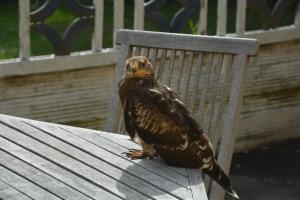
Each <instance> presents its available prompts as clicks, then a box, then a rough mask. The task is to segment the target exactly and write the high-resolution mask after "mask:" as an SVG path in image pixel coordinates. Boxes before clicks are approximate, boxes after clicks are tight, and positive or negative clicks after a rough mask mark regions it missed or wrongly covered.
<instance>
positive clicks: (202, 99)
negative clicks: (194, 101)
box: [198, 54, 214, 125]
mask: <svg viewBox="0 0 300 200" xmlns="http://www.w3.org/2000/svg"><path fill="white" fill-rule="evenodd" d="M213 57H214V55H213V54H208V63H207V65H206V73H205V76H204V79H203V81H202V84H201V85H202V89H201V96H200V103H199V110H198V122H199V123H200V125H202V118H203V116H204V109H205V99H206V94H207V90H208V86H209V80H210V75H211V71H212V62H213Z"/></svg>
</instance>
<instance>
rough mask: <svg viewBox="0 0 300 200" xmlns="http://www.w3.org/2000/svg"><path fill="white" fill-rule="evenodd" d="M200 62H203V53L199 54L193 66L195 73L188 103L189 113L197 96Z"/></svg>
mask: <svg viewBox="0 0 300 200" xmlns="http://www.w3.org/2000/svg"><path fill="white" fill-rule="evenodd" d="M202 62H203V53H200V54H199V55H198V59H197V61H196V64H195V68H196V72H195V79H194V82H193V85H192V88H193V90H194V91H193V92H192V97H191V103H190V107H189V110H190V111H191V112H193V110H194V107H195V103H196V96H197V91H198V85H199V80H200V72H201V68H202Z"/></svg>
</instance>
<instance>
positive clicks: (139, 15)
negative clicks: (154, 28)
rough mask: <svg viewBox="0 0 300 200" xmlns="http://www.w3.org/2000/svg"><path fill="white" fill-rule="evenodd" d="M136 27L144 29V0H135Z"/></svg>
mask: <svg viewBox="0 0 300 200" xmlns="http://www.w3.org/2000/svg"><path fill="white" fill-rule="evenodd" d="M133 24H134V29H136V30H144V0H134V23H133Z"/></svg>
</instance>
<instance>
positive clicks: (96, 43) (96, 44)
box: [92, 0, 104, 52]
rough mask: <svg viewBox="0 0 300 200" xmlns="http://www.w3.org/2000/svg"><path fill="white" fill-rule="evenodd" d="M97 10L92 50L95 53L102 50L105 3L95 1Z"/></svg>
mask: <svg viewBox="0 0 300 200" xmlns="http://www.w3.org/2000/svg"><path fill="white" fill-rule="evenodd" d="M94 8H95V20H94V33H93V43H92V48H93V51H94V52H97V51H101V50H102V43H103V42H102V40H103V10H104V1H103V0H94Z"/></svg>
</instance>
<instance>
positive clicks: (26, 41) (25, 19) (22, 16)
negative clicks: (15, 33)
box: [19, 0, 30, 60]
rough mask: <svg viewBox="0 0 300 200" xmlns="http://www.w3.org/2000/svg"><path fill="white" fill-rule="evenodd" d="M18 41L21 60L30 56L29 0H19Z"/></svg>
mask: <svg viewBox="0 0 300 200" xmlns="http://www.w3.org/2000/svg"><path fill="white" fill-rule="evenodd" d="M19 41H20V45H19V48H20V53H19V57H20V59H21V60H29V58H30V0H19Z"/></svg>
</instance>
